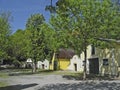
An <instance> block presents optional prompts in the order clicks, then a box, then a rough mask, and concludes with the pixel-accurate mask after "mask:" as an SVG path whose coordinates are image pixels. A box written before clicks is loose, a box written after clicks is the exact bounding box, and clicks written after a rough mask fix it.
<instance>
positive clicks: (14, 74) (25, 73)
mask: <svg viewBox="0 0 120 90" xmlns="http://www.w3.org/2000/svg"><path fill="white" fill-rule="evenodd" d="M53 72H54V71H53V70H38V71H37V72H35V73H32V71H25V72H22V70H21V71H18V72H16V71H14V72H10V73H9V74H8V75H9V76H20V75H33V74H50V73H53Z"/></svg>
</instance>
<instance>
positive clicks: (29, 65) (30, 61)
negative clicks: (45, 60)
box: [25, 58, 33, 68]
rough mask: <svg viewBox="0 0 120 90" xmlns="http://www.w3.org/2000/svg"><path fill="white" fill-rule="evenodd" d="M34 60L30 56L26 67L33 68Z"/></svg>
mask: <svg viewBox="0 0 120 90" xmlns="http://www.w3.org/2000/svg"><path fill="white" fill-rule="evenodd" d="M32 65H33V62H32V59H31V58H28V59H27V61H26V66H25V67H26V68H32Z"/></svg>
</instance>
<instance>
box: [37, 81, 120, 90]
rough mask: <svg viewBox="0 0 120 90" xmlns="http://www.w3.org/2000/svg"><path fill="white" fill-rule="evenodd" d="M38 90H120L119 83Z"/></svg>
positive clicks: (91, 82)
mask: <svg viewBox="0 0 120 90" xmlns="http://www.w3.org/2000/svg"><path fill="white" fill-rule="evenodd" d="M38 90H120V83H116V82H97V81H95V82H93V81H85V82H80V83H73V84H56V85H55V84H53V85H46V86H44V87H42V88H39V89H38Z"/></svg>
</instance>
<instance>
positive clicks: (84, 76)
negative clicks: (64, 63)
mask: <svg viewBox="0 0 120 90" xmlns="http://www.w3.org/2000/svg"><path fill="white" fill-rule="evenodd" d="M86 49H87V48H86V47H85V50H84V72H83V79H84V80H86V77H87V73H86V71H87V70H86V62H87V50H86Z"/></svg>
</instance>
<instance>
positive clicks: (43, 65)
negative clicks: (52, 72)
mask: <svg viewBox="0 0 120 90" xmlns="http://www.w3.org/2000/svg"><path fill="white" fill-rule="evenodd" d="M37 68H40V69H49V61H48V60H47V59H45V60H44V61H38V62H37Z"/></svg>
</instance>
